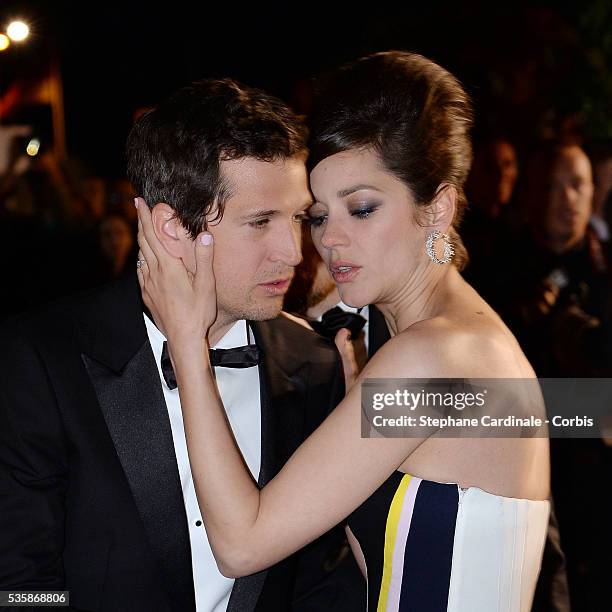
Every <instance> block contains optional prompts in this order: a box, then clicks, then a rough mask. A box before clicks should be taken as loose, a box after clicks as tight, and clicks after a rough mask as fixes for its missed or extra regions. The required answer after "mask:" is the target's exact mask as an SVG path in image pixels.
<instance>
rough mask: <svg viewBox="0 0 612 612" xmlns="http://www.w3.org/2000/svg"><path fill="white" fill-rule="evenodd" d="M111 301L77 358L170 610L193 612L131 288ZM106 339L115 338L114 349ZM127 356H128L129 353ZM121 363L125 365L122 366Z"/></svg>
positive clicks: (154, 376)
mask: <svg viewBox="0 0 612 612" xmlns="http://www.w3.org/2000/svg"><path fill="white" fill-rule="evenodd" d="M124 289H126V291H124V292H121V291H120V292H119V295H117V296H115V299H116V300H118V302H117V303H118V304H119V305H122V306H123V312H122V313H121V317H120V318H118V319H117V318H116V317H109V318H108V320H106V321H98V322H97V327H92V329H95V330H96V332H93V333H92V334H90V337H89V343H88V344H89V348H88V349H87V350H86V351H84V353H83V354H82V359H83V362H84V364H85V367H86V369H87V372H88V375H89V377H90V379H91V382H92V384H93V387H94V389H95V392H96V395H97V398H98V402H99V404H100V408H101V410H102V413H103V415H104V419H105V421H106V425H107V427H108V431H109V433H110V435H111V438H112V440H113V443H114V446H115V449H116V451H117V455H118V457H119V460H120V462H121V465H122V467H123V470H124V473H125V476H126V479H127V481H128V483H129V486H130V489H131V492H132V495H133V498H134V501H135V503H136V507H137V509H138V512H139V514H140V516H141V518H142V523H143V528H144V530H145V532H146V534H147V536H148V539H149V542H150V544H151V548H152V550H153V553H154V555H155V556H156V558H157V560H158V564H159V567H160V572H161V578H163V583H164V585H165V587H166V589H167V592H168V598H169V603H170V606H171V608H172V609H176V610H194V609H195V595H194V587H193V577H192V567H191V548H190V543H189V533H188V525H187V518H186V515H185V507H184V503H183V493H182V488H181V483H180V477H179V472H178V466H177V462H176V456H175V452H174V443H173V439H172V430H171V427H170V421H169V417H168V411H167V407H166V403H165V401H164V397H163V392H162V389H161V385H160V383H159V375H158V372H157V365H156V363H155V360H154V357H153V352H152V350H151V346H150V344H149V341H148V338H147V336H146V328H145V326H144V321H143V318H142V306H141V304H140V300H139V298H140V293H139V291H138V289H137V288H135V287H133V286H132V287H131V290H129V288H128V287H125V288H124ZM109 338H116V339H121V341H120V343H119V344H116V345H115V346H112V345H113V342H109V341H108V339H109ZM130 353H131V355H130V356H129V357H128V355H129V354H130ZM126 359H127V361H126Z"/></svg>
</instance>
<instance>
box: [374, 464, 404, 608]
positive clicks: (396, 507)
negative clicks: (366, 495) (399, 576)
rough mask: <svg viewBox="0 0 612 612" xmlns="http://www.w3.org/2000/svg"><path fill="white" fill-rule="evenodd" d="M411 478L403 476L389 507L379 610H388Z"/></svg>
mask: <svg viewBox="0 0 612 612" xmlns="http://www.w3.org/2000/svg"><path fill="white" fill-rule="evenodd" d="M411 479H412V476H411V475H410V474H406V475H405V476H404V477H403V478H402V480H401V482H400V483H399V486H398V487H397V490H396V491H395V495H394V496H393V501H392V502H391V506H390V508H389V514H388V516H387V526H386V528H385V552H384V561H383V576H382V583H381V586H380V595H379V597H378V607H377V608H376V610H377V612H387V600H388V597H389V589H390V587H391V577H392V575H393V552H394V550H395V540H396V538H397V527H398V524H399V520H400V516H401V514H402V507H403V505H404V498H405V496H406V490H407V489H408V485H409V484H410V480H411ZM402 569H403V568H402ZM389 612H390V611H389Z"/></svg>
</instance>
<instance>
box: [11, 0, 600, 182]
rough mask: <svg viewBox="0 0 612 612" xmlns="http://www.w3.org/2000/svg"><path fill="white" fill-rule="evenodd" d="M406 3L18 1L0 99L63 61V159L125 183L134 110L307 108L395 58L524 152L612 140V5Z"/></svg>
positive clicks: (596, 1)
mask: <svg viewBox="0 0 612 612" xmlns="http://www.w3.org/2000/svg"><path fill="white" fill-rule="evenodd" d="M406 4H407V5H409V6H408V7H407V8H401V9H400V8H397V7H396V6H393V5H390V6H389V7H388V8H387V9H386V10H384V11H373V10H372V11H369V10H366V9H367V7H368V5H365V6H364V7H363V8H358V5H357V4H352V5H349V4H346V5H345V6H344V8H343V10H338V9H336V3H329V2H328V3H320V4H312V5H308V4H297V3H295V4H282V5H280V7H271V6H270V7H268V6H266V5H265V4H263V3H262V5H261V7H259V8H257V9H243V8H238V5H237V4H227V5H223V4H218V6H217V8H216V9H209V10H206V9H205V8H203V7H202V5H200V7H199V8H198V6H197V5H195V6H194V4H190V3H184V2H164V3H161V5H159V6H155V5H154V4H153V3H152V2H122V3H119V2H96V1H90V2H52V1H47V2H40V1H39V2H33V1H26V0H19V1H16V0H15V1H14V0H9V1H6V2H3V3H2V5H0V19H1V20H2V21H7V19H8V18H11V17H17V16H21V17H22V18H23V19H25V20H27V21H28V23H29V24H30V25H31V36H30V39H29V40H28V41H27V43H25V44H23V45H21V46H20V47H19V48H18V46H17V45H13V47H12V48H11V49H9V51H8V52H5V53H3V54H0V91H2V90H3V89H5V88H6V87H7V85H8V84H10V83H11V81H12V80H14V79H15V78H23V77H29V76H32V77H35V76H36V75H37V74H40V73H42V72H44V71H45V70H47V68H48V64H49V60H50V59H51V58H52V57H54V56H56V57H58V58H59V65H60V69H61V74H62V78H63V88H64V96H65V116H66V131H67V143H68V152H69V154H71V155H73V156H75V157H77V158H79V159H81V160H83V161H85V162H87V163H88V164H89V165H90V167H91V170H92V171H93V172H95V173H97V174H100V175H103V176H109V177H116V176H121V175H122V174H123V158H122V148H123V143H124V140H125V136H126V133H127V131H128V129H129V127H130V125H131V122H132V119H133V113H134V111H135V110H136V109H138V108H140V107H146V106H151V105H154V104H155V103H156V102H158V101H159V100H160V99H162V98H163V97H164V96H166V95H168V94H169V93H171V92H172V91H173V90H175V89H177V88H178V87H180V86H182V85H185V84H187V83H189V82H190V81H193V80H196V79H198V78H202V77H206V76H226V75H231V76H233V77H235V78H237V79H239V80H242V81H244V82H246V83H247V84H250V85H255V86H260V87H263V88H265V89H267V90H269V91H271V92H273V93H276V94H277V95H279V96H280V97H282V98H284V99H285V100H287V101H289V102H290V103H291V104H292V105H293V106H294V107H295V108H296V109H297V110H299V111H301V112H307V111H308V108H309V100H310V91H309V79H310V77H311V76H312V75H314V74H316V73H318V72H320V71H324V70H326V69H330V68H332V67H334V66H337V65H338V64H339V63H341V62H344V61H346V60H349V59H352V58H355V57H358V56H360V55H363V54H366V53H370V52H374V51H379V50H386V49H391V48H398V49H406V50H411V51H417V52H419V53H422V54H424V55H426V56H428V57H430V58H432V59H434V60H436V61H437V62H438V63H441V64H442V65H443V66H445V67H446V68H448V69H450V70H451V71H452V72H454V73H455V74H457V75H458V76H459V77H460V79H461V80H462V81H463V83H464V84H465V86H466V87H467V89H468V91H469V92H470V93H471V94H472V96H473V98H474V101H475V103H476V108H477V116H478V124H477V133H478V131H483V130H487V131H491V130H497V131H503V132H509V133H511V134H512V135H513V137H514V140H515V141H516V140H518V141H519V144H520V141H521V140H523V141H526V140H528V139H529V138H532V137H533V135H534V134H537V135H538V136H541V135H542V132H544V131H546V130H551V129H557V128H558V126H560V125H563V124H564V122H565V124H564V125H565V129H575V130H578V131H579V132H580V134H581V135H582V136H584V138H586V139H587V140H593V139H603V138H606V137H610V136H612V121H611V118H610V111H609V108H608V107H609V106H610V99H612V82H611V77H610V71H609V66H610V61H611V58H612V27H611V26H612V8H611V6H612V4H611V3H610V2H607V1H606V0H582V1H580V2H568V3H560V2H529V3H527V2H513V3H511V4H502V5H501V6H495V5H494V3H491V2H455V1H453V2H440V1H435V0H434V1H432V2H425V3H406ZM207 6H209V3H207ZM219 6H221V7H223V8H224V10H219V9H218V7H219ZM568 118H569V119H568ZM568 121H569V125H568Z"/></svg>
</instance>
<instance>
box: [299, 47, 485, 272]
mask: <svg viewBox="0 0 612 612" xmlns="http://www.w3.org/2000/svg"><path fill="white" fill-rule="evenodd" d="M472 117H473V115H472V106H471V103H470V100H469V97H468V95H467V94H466V92H465V91H464V89H463V87H462V86H461V84H460V83H459V81H458V80H457V79H456V78H455V77H454V76H453V75H452V74H450V72H448V71H447V70H445V69H444V68H442V67H441V66H438V65H437V64H435V63H434V62H432V61H431V60H428V59H427V58H425V57H423V56H422V55H417V54H415V53H407V52H403V51H387V52H384V53H376V54H374V55H370V56H367V57H364V58H361V59H359V60H357V61H355V62H352V63H350V64H348V65H346V66H344V67H343V68H341V69H340V70H338V71H336V72H334V73H333V74H331V75H328V77H327V79H325V80H324V81H323V83H322V87H320V88H319V91H318V96H317V103H316V106H315V111H314V112H313V114H312V118H311V134H310V139H311V141H310V157H309V162H308V163H309V167H310V169H312V168H314V167H315V166H316V165H317V164H318V163H319V162H320V161H321V160H323V159H325V158H326V157H329V156H330V155H334V154H336V153H340V152H342V151H347V150H350V149H372V150H373V151H375V152H376V153H377V154H378V156H379V157H380V159H381V161H382V163H383V165H384V166H385V167H386V168H387V170H389V171H390V172H392V173H393V174H394V175H395V176H396V177H397V178H398V179H400V180H401V181H403V182H404V184H405V185H406V186H407V187H408V188H409V189H410V191H411V193H412V195H413V197H414V200H415V202H416V204H417V205H418V206H427V205H428V204H430V203H431V202H432V200H433V199H434V197H435V195H436V193H437V191H438V188H439V187H440V185H442V184H448V185H453V186H454V187H455V189H456V190H457V195H458V199H457V210H456V213H455V217H454V219H453V222H452V227H451V230H450V232H449V234H450V237H451V240H452V242H453V244H454V246H455V257H454V259H453V262H454V263H455V265H456V266H457V267H458V268H459V269H460V270H461V269H463V267H464V266H465V264H466V263H467V259H468V258H467V251H466V250H465V247H464V246H463V243H462V242H461V238H460V237H459V235H458V234H457V231H456V229H455V228H456V227H458V226H459V224H460V222H461V218H462V217H463V213H464V210H465V207H466V199H465V194H464V190H463V186H464V184H465V181H466V179H467V175H468V172H469V169H470V165H471V162H472V146H471V142H470V135H469V132H470V129H471V127H472Z"/></svg>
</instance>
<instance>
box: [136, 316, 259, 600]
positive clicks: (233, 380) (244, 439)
mask: <svg viewBox="0 0 612 612" xmlns="http://www.w3.org/2000/svg"><path fill="white" fill-rule="evenodd" d="M144 320H145V325H146V328H147V334H148V336H149V341H150V343H151V348H152V349H153V355H154V357H155V361H156V363H157V370H158V373H159V377H160V380H161V386H162V390H163V392H164V399H165V400H166V406H167V408H168V416H169V417H170V426H171V428H172V439H173V441H174V451H175V453H176V460H177V463H178V469H179V474H180V478H181V487H182V489H183V501H184V503H185V512H186V514H187V522H188V526H189V540H190V542H191V563H192V568H193V582H194V587H195V599H196V610H197V611H198V612H225V611H226V610H227V604H228V602H229V598H230V595H231V592H232V587H233V586H234V579H233V578H225V576H223V575H221V573H220V572H219V569H218V568H217V564H216V562H215V559H214V557H213V554H212V551H211V549H210V544H209V542H208V538H207V536H206V531H205V529H204V525H203V523H202V515H201V513H200V508H199V506H198V500H197V498H196V494H195V489H194V485H193V478H192V476H191V469H190V467H189V456H188V454H187V443H186V441H185V429H184V426H183V414H182V411H181V403H180V400H179V394H178V389H172V390H171V389H169V388H168V385H166V382H165V380H164V377H163V375H162V371H161V354H162V349H163V344H164V341H165V338H164V335H163V334H162V333H161V331H160V330H159V329H158V328H157V327H156V326H155V325H154V324H153V322H152V321H151V320H150V319H149V318H148V317H147V316H146V315H144ZM249 342H250V343H251V344H252V343H253V341H252V339H251V337H250V332H249V330H248V328H247V324H246V321H244V320H242V321H237V322H236V323H235V324H234V325H233V326H232V327H231V329H230V330H229V331H228V332H227V333H226V334H225V336H223V338H222V339H221V340H220V341H219V342H218V343H217V344H216V345H215V346H214V347H213V348H224V349H228V348H233V347H236V346H243V345H245V344H248V343H249ZM215 376H216V379H217V386H218V388H219V393H220V395H221V399H222V400H223V405H224V407H225V412H226V413H227V416H228V420H229V422H230V425H231V427H232V431H233V433H234V436H235V438H236V442H237V443H238V446H239V448H240V451H241V453H242V456H243V457H244V460H245V461H246V464H247V465H248V467H249V470H250V471H251V474H252V475H253V477H254V478H255V480H257V479H258V477H259V469H260V466H261V402H260V397H259V367H258V366H254V367H252V368H221V367H217V368H215Z"/></svg>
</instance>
